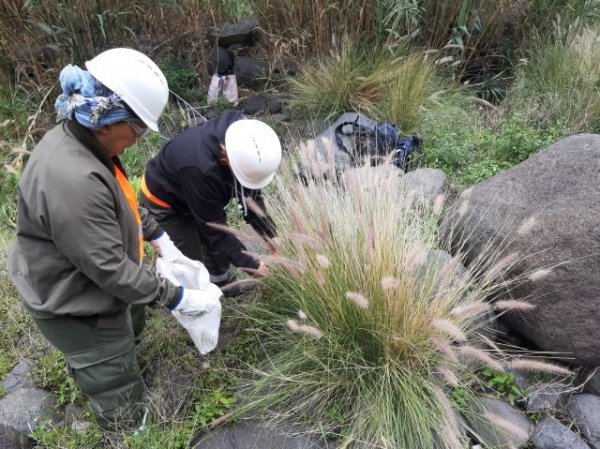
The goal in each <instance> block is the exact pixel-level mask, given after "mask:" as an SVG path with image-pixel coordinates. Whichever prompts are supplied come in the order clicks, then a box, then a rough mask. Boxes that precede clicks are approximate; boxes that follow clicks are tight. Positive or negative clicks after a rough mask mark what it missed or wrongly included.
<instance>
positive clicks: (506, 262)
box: [486, 252, 521, 280]
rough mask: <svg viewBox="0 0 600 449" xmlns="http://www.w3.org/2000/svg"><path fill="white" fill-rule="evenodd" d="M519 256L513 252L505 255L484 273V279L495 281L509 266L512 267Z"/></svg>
mask: <svg viewBox="0 0 600 449" xmlns="http://www.w3.org/2000/svg"><path fill="white" fill-rule="evenodd" d="M520 256H521V254H519V253H518V252H513V253H510V254H507V255H506V256H504V257H502V258H501V259H500V260H498V262H496V263H495V264H494V265H493V266H492V267H491V268H490V269H489V270H488V271H487V273H486V278H487V279H488V280H492V279H496V278H497V277H498V276H501V275H502V274H503V273H504V272H505V271H506V270H507V269H508V268H510V266H511V265H513V264H514V263H515V262H516V261H517V260H519V257H520Z"/></svg>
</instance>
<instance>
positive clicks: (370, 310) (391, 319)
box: [243, 167, 522, 449]
mask: <svg viewBox="0 0 600 449" xmlns="http://www.w3.org/2000/svg"><path fill="white" fill-rule="evenodd" d="M390 169H391V170H395V168H393V167H390ZM377 173H378V172H377V171H375V170H373V169H371V168H365V169H363V170H359V171H357V172H351V173H347V174H346V176H345V178H344V181H343V183H342V185H339V186H336V185H333V184H328V183H324V182H322V181H319V180H316V181H310V180H308V181H307V182H306V184H300V183H297V182H295V181H294V180H293V179H291V178H287V177H284V178H285V179H282V180H279V181H278V183H277V190H276V192H275V193H274V197H275V198H276V199H277V202H276V203H275V204H272V205H271V210H272V211H273V217H274V219H275V220H276V222H277V225H278V230H279V231H278V232H279V235H280V236H281V245H280V248H279V251H280V255H278V256H277V255H276V256H271V257H267V259H266V260H267V263H269V264H270V265H271V268H270V272H269V275H268V276H267V277H266V278H265V279H264V290H263V291H262V295H261V298H260V299H259V301H258V302H257V303H256V304H255V305H254V308H253V310H251V311H250V312H249V316H250V319H251V323H252V324H251V325H252V326H253V327H255V328H256V329H257V332H258V335H259V338H260V341H261V345H262V347H263V348H264V351H265V356H264V359H263V360H262V362H259V363H257V364H254V365H253V368H254V369H253V370H252V376H251V378H250V380H249V381H248V383H247V385H246V388H245V390H244V391H243V392H244V393H245V395H247V397H249V400H248V403H247V407H250V408H256V407H258V409H259V410H258V411H256V410H253V411H254V412H255V413H257V414H258V415H260V416H262V417H263V418H264V416H269V417H271V418H272V419H273V420H275V421H279V420H284V421H292V422H294V421H302V422H304V423H305V424H308V425H309V427H310V428H311V429H312V430H313V431H314V432H315V433H321V434H323V433H324V434H326V435H334V436H335V437H336V438H338V440H339V441H338V443H339V444H340V447H377V448H390V449H391V448H420V449H441V448H462V447H464V446H465V442H466V440H465V437H466V432H467V431H466V427H465V426H464V423H463V422H462V420H461V419H460V418H458V417H457V415H456V414H455V405H456V404H454V405H453V399H452V398H453V396H454V392H455V391H456V389H460V390H461V392H462V393H465V392H466V394H467V395H468V392H469V391H471V386H472V383H471V381H472V380H473V374H474V373H475V372H476V371H477V369H478V368H480V367H481V366H487V367H490V368H492V369H495V370H502V366H503V365H502V364H503V363H504V362H507V360H508V359H507V360H502V361H499V360H498V358H499V357H501V358H504V357H505V355H504V354H501V353H494V351H493V350H486V349H477V348H475V347H474V345H475V344H482V345H483V346H479V348H482V347H483V348H490V346H489V341H487V342H486V341H485V339H482V338H481V337H480V336H479V332H480V331H482V329H483V328H484V327H485V326H484V325H483V324H482V323H483V322H484V320H483V321H482V317H485V316H487V315H486V314H487V313H490V312H492V311H493V306H492V305H490V304H489V303H488V302H487V301H488V300H489V299H490V298H491V297H493V296H494V293H495V292H496V291H497V289H498V288H499V287H500V283H499V279H500V277H501V276H502V275H503V273H504V272H505V270H506V269H508V268H509V266H510V264H511V262H510V261H511V260H514V257H513V256H512V255H509V256H508V257H503V258H498V255H499V254H498V252H497V251H496V252H495V251H493V250H492V247H490V248H489V251H486V252H485V253H484V254H483V255H482V256H481V257H480V258H479V260H478V262H476V263H475V264H473V265H471V267H470V268H469V269H468V270H467V271H465V272H461V271H460V270H458V269H457V265H456V263H457V260H454V261H451V262H448V263H446V264H444V265H443V266H435V265H432V264H430V263H429V262H428V260H429V255H430V252H429V251H430V250H433V249H436V248H439V246H440V242H439V241H438V239H437V236H436V225H435V223H436V221H437V218H436V217H437V216H436V214H437V213H439V212H440V210H441V207H442V203H443V200H444V198H443V197H438V198H437V199H436V200H435V201H434V205H433V207H432V208H428V207H425V206H423V203H420V202H418V201H413V200H414V199H415V197H418V193H417V192H412V193H410V192H409V191H408V190H403V188H402V187H400V186H399V185H398V178H397V177H394V176H392V175H391V174H390V173H388V172H385V173H384V174H383V175H381V174H380V175H377ZM419 204H421V205H419ZM521 305H522V304H521ZM467 413H468V412H467Z"/></svg>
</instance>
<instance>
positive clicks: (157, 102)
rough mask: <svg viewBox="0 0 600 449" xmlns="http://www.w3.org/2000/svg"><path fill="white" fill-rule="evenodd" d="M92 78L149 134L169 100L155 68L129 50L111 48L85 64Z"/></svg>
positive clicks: (161, 78)
mask: <svg viewBox="0 0 600 449" xmlns="http://www.w3.org/2000/svg"><path fill="white" fill-rule="evenodd" d="M85 66H86V68H87V69H88V71H89V72H90V73H91V74H92V76H93V77H94V78H96V79H97V80H98V81H100V82H101V83H102V84H104V85H105V86H106V87H108V88H109V89H110V90H112V91H113V92H115V93H116V94H118V95H119V96H120V97H121V98H122V99H123V101H124V102H125V103H126V104H127V106H129V107H130V108H131V110H132V111H133V112H135V113H136V115H137V116H138V117H139V118H140V119H141V120H142V121H143V122H144V123H145V124H146V125H148V127H149V128H150V129H152V130H153V131H158V119H159V118H160V115H161V114H162V112H163V109H164V108H165V106H166V105H167V101H168V100H169V86H168V84H167V80H166V78H165V76H164V75H163V73H162V72H161V70H160V69H159V68H158V66H157V65H156V64H155V63H154V61H152V59H150V58H149V57H148V56H146V55H145V54H143V53H140V52H139V51H137V50H133V49H131V48H113V49H111V50H106V51H104V52H102V53H100V54H99V55H98V56H96V57H95V58H93V59H92V60H90V61H87V62H86V63H85Z"/></svg>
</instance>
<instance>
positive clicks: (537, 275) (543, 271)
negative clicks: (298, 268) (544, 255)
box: [527, 268, 552, 282]
mask: <svg viewBox="0 0 600 449" xmlns="http://www.w3.org/2000/svg"><path fill="white" fill-rule="evenodd" d="M550 273H552V270H550V269H548V268H540V269H539V270H535V271H534V272H532V273H530V274H529V276H527V277H528V279H529V280H530V281H531V282H536V281H539V280H541V279H544V278H545V277H546V276H548V275H549V274H550Z"/></svg>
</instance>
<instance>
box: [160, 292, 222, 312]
mask: <svg viewBox="0 0 600 449" xmlns="http://www.w3.org/2000/svg"><path fill="white" fill-rule="evenodd" d="M222 296H223V293H222V292H221V290H220V289H219V287H217V286H216V285H215V284H209V285H208V288H206V289H205V290H192V289H189V288H183V287H182V295H181V300H180V301H179V304H177V305H176V306H175V307H173V308H172V309H171V310H173V311H175V312H179V313H181V314H183V315H187V316H198V315H202V314H205V313H206V314H208V313H210V312H212V311H213V310H214V309H216V308H220V307H221V301H220V299H221V297H222Z"/></svg>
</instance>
